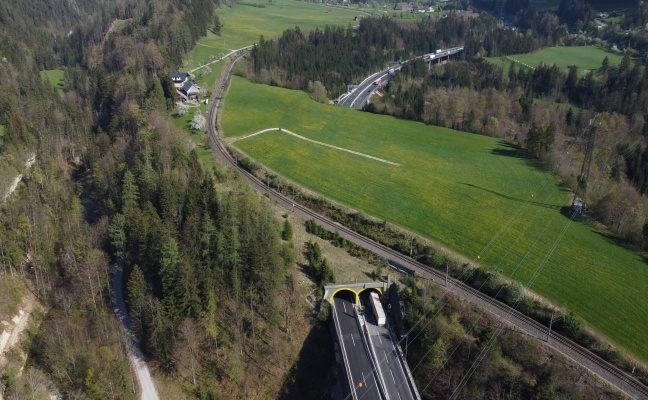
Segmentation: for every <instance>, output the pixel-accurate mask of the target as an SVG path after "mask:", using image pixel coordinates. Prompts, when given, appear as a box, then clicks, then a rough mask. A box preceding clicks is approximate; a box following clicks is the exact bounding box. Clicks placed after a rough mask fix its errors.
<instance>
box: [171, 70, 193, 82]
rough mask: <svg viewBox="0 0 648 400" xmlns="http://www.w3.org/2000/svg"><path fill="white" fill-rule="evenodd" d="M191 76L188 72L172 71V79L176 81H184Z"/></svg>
mask: <svg viewBox="0 0 648 400" xmlns="http://www.w3.org/2000/svg"><path fill="white" fill-rule="evenodd" d="M188 77H189V74H188V73H187V72H177V71H176V72H171V79H172V80H173V81H174V82H184V81H185V80H186V79H187V78H188Z"/></svg>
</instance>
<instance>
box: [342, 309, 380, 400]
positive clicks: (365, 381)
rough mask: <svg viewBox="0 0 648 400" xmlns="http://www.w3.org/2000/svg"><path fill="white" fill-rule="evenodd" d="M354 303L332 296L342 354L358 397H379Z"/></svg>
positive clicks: (364, 399) (368, 399)
mask: <svg viewBox="0 0 648 400" xmlns="http://www.w3.org/2000/svg"><path fill="white" fill-rule="evenodd" d="M353 307H354V305H353V304H351V302H350V301H348V300H346V299H343V298H339V297H335V298H333V312H334V313H335V318H336V319H337V321H338V323H339V326H340V331H341V334H340V338H339V339H340V342H343V343H342V345H343V348H344V349H345V351H344V353H345V354H344V356H345V357H346V359H347V361H348V365H349V369H350V372H351V376H350V379H351V382H352V385H353V388H354V391H355V394H356V396H357V398H358V399H360V398H361V399H363V400H370V399H371V400H373V399H381V396H380V392H379V391H378V384H377V382H376V377H375V376H374V373H373V368H372V366H371V361H370V360H369V355H368V354H367V350H366V349H365V346H364V344H363V343H362V339H361V337H360V328H359V327H358V322H357V321H356V318H355V314H354V310H353Z"/></svg>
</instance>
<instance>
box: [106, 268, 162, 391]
mask: <svg viewBox="0 0 648 400" xmlns="http://www.w3.org/2000/svg"><path fill="white" fill-rule="evenodd" d="M115 268H116V269H115V274H114V275H113V282H112V283H113V285H112V286H113V296H114V297H113V304H114V306H115V314H116V315H117V318H119V320H120V321H121V322H122V324H124V330H125V331H126V336H128V338H129V339H130V343H129V346H128V358H129V359H130V361H131V364H132V365H133V368H135V373H136V374H137V381H138V382H139V386H140V388H141V389H142V397H141V399H142V400H158V395H157V391H156V390H155V385H154V384H153V379H152V378H151V372H150V371H149V369H148V366H147V365H146V361H145V360H144V355H143V354H142V350H141V349H140V347H139V342H138V341H137V337H136V336H135V334H134V333H133V329H132V328H131V323H130V318H129V317H128V312H127V311H126V303H125V302H124V291H123V285H122V277H123V274H124V260H123V258H121V257H119V258H118V259H117V264H116V265H115Z"/></svg>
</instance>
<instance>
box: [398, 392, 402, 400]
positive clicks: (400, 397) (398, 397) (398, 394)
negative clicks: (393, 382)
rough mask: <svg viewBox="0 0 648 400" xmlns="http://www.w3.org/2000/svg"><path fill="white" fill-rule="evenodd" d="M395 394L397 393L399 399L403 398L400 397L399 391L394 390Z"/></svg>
mask: <svg viewBox="0 0 648 400" xmlns="http://www.w3.org/2000/svg"><path fill="white" fill-rule="evenodd" d="M396 394H397V395H398V398H399V399H400V400H403V398H402V397H400V393H399V392H396Z"/></svg>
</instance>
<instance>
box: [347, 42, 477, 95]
mask: <svg viewBox="0 0 648 400" xmlns="http://www.w3.org/2000/svg"><path fill="white" fill-rule="evenodd" d="M463 49H464V48H463V46H461V47H453V48H451V49H446V50H437V51H435V52H434V53H429V54H424V55H422V56H419V57H415V58H413V59H411V60H407V61H403V62H402V63H401V64H400V65H397V66H394V67H390V68H387V69H384V70H382V71H379V72H376V73H375V74H372V75H369V76H368V77H367V78H366V79H365V80H364V81H362V83H360V84H359V85H357V86H355V87H354V89H353V91H351V92H350V93H347V94H344V95H342V96H340V99H339V101H338V104H339V105H341V106H344V107H355V108H362V107H364V106H365V104H367V101H368V100H369V97H371V95H372V94H373V93H374V91H375V90H376V89H378V88H379V87H380V86H382V85H384V84H386V83H387V82H389V81H390V80H391V78H392V77H393V76H394V74H395V73H396V72H397V71H398V70H400V69H401V66H402V65H403V64H406V63H408V62H410V61H412V60H419V59H421V60H423V61H424V62H426V63H427V64H428V66H429V67H430V68H431V67H432V64H435V63H439V62H442V61H446V60H449V59H450V57H451V56H454V55H455V54H459V53H460V52H462V51H463Z"/></svg>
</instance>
